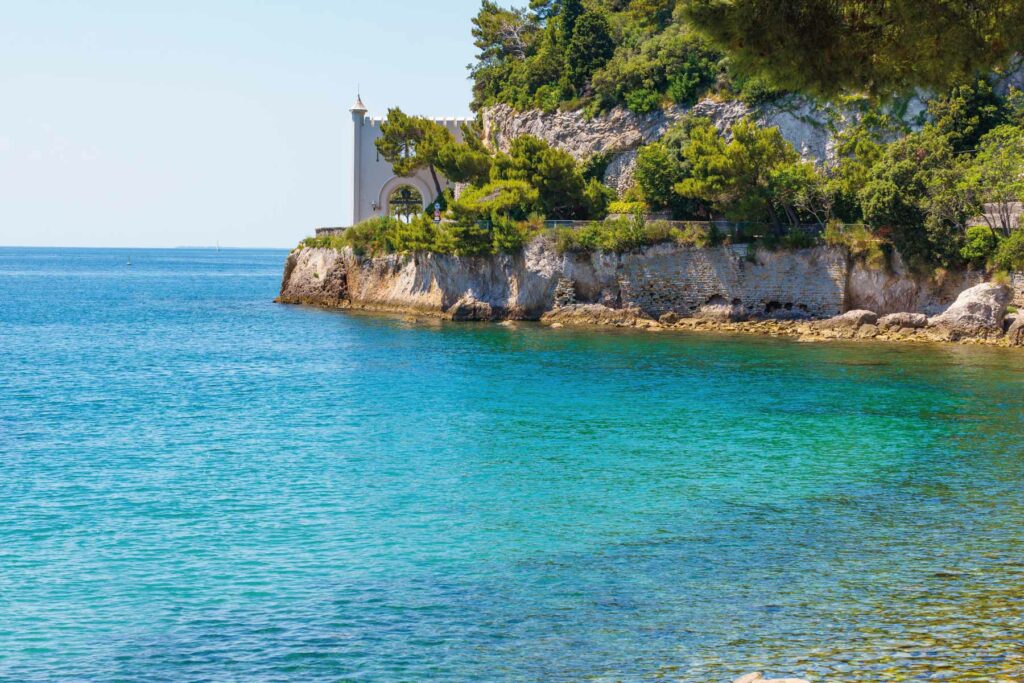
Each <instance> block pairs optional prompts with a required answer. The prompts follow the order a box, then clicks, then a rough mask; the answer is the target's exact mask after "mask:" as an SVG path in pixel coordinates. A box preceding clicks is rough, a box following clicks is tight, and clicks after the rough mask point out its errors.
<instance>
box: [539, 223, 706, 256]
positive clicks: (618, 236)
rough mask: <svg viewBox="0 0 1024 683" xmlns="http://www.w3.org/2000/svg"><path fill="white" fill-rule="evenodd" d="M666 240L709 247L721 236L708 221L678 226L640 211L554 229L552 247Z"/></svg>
mask: <svg viewBox="0 0 1024 683" xmlns="http://www.w3.org/2000/svg"><path fill="white" fill-rule="evenodd" d="M667 242H668V243H675V244H679V245H682V246H688V247H711V246H717V245H718V244H721V242H722V238H721V235H720V234H719V233H718V231H717V230H715V229H714V228H713V227H710V226H707V225H701V224H695V223H693V224H689V225H687V226H686V227H684V228H678V227H676V226H674V225H672V224H671V223H669V222H668V221H652V222H650V223H648V222H646V221H645V220H644V218H643V215H642V214H634V215H633V216H630V217H629V218H617V219H615V220H610V221H603V222H600V223H590V224H589V225H586V226H584V227H583V228H577V229H573V228H559V229H557V230H555V249H556V250H557V251H558V252H559V253H565V252H588V251H603V252H615V253H621V252H625V251H631V250H633V249H640V248H642V247H647V246H651V245H654V244H664V243H667Z"/></svg>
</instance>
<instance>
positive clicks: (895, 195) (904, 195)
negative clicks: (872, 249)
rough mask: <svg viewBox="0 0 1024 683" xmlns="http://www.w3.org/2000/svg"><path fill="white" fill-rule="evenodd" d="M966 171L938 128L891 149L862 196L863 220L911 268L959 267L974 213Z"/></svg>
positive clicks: (883, 156) (899, 143) (877, 164)
mask: <svg viewBox="0 0 1024 683" xmlns="http://www.w3.org/2000/svg"><path fill="white" fill-rule="evenodd" d="M963 170H964V166H963V165H962V164H958V163H957V160H956V155H955V153H954V152H953V148H952V146H951V145H950V144H949V140H948V139H947V138H946V136H944V135H942V134H941V133H939V132H938V130H937V129H936V128H935V127H934V126H926V127H925V128H924V129H923V130H921V131H919V132H917V133H913V134H911V135H908V136H906V137H905V138H902V139H900V140H897V141H896V142H894V143H892V144H891V145H889V146H888V147H887V148H886V149H885V152H884V153H883V155H882V157H881V158H880V159H879V161H878V162H877V163H876V164H875V165H874V166H873V167H872V169H871V173H870V178H869V179H868V182H867V183H866V184H865V186H864V189H863V190H861V192H860V202H861V209H862V211H863V213H864V220H865V221H866V222H868V223H869V224H870V225H871V226H872V227H874V228H875V230H876V231H882V232H883V233H889V234H891V236H892V240H893V243H894V244H895V245H896V248H897V249H898V250H899V251H900V253H901V254H902V255H903V257H904V258H906V259H907V260H908V262H909V263H910V264H911V265H912V266H916V267H919V268H923V267H927V266H930V265H941V266H945V267H949V266H952V265H956V264H957V262H958V260H959V252H960V247H961V243H962V240H963V234H962V232H963V228H964V226H965V225H966V221H967V218H968V215H967V214H969V213H970V205H969V203H968V202H967V201H965V199H966V197H965V188H964V183H963V178H962V175H961V174H962V172H963Z"/></svg>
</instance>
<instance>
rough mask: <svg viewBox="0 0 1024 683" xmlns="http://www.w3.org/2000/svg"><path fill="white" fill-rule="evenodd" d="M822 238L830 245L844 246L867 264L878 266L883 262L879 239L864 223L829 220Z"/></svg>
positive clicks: (883, 256) (883, 257)
mask: <svg viewBox="0 0 1024 683" xmlns="http://www.w3.org/2000/svg"><path fill="white" fill-rule="evenodd" d="M824 239H825V244H827V245H829V246H830V247H845V248H846V249H847V250H848V251H849V252H850V254H851V255H852V256H854V257H856V258H860V259H862V260H863V261H864V262H865V263H867V264H869V265H873V266H876V267H880V266H882V265H884V264H885V252H884V251H882V247H881V241H880V240H879V238H878V237H877V236H876V235H875V234H874V233H873V232H871V230H870V229H869V228H868V227H867V226H866V225H843V224H842V223H840V222H839V221H835V220H833V221H829V222H828V224H827V225H826V226H825V235H824Z"/></svg>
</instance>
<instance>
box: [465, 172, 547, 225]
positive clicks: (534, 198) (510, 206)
mask: <svg viewBox="0 0 1024 683" xmlns="http://www.w3.org/2000/svg"><path fill="white" fill-rule="evenodd" d="M538 208H539V205H538V192H537V190H536V189H535V188H534V187H532V186H531V185H530V184H529V183H528V182H526V181H523V180H498V181H495V182H492V183H488V184H487V185H484V186H483V187H474V188H471V189H469V190H467V191H466V192H464V193H463V194H462V196H461V197H459V199H458V200H457V201H455V202H453V203H452V214H453V215H454V217H455V220H456V221H457V222H459V223H461V224H468V223H472V222H475V221H480V220H490V219H491V217H492V216H495V215H501V216H507V217H511V218H513V219H516V220H525V219H526V217H527V216H529V215H530V214H531V213H534V212H535V211H537V210H538Z"/></svg>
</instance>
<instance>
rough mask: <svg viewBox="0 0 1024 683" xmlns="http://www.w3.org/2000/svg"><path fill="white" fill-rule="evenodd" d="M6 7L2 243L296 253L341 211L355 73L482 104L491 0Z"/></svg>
mask: <svg viewBox="0 0 1024 683" xmlns="http://www.w3.org/2000/svg"><path fill="white" fill-rule="evenodd" d="M0 6H2V10H0V88H2V97H0V245H55V246H181V245H212V244H214V243H216V242H218V241H219V242H220V244H221V245H224V246H292V245H294V244H295V242H296V241H297V240H299V239H300V238H301V237H303V236H304V235H306V234H309V233H310V232H311V230H312V228H313V227H314V226H316V225H334V224H337V223H338V222H339V221H340V220H341V217H342V215H343V213H344V210H345V199H344V193H343V187H342V173H343V167H342V160H343V155H344V149H345V148H344V145H346V144H347V143H348V137H349V133H348V131H349V128H348V126H350V125H351V124H350V118H349V113H348V108H349V106H350V105H351V104H352V102H353V100H354V99H355V91H356V84H357V83H359V84H360V85H361V87H362V93H363V100H364V101H365V102H366V104H367V106H368V107H369V108H370V110H371V113H373V114H381V115H382V114H383V113H384V111H385V110H386V108H387V107H388V106H395V105H398V106H401V107H402V108H403V109H405V110H406V111H410V112H415V113H421V114H426V115H433V116H450V115H461V116H465V115H467V114H468V113H469V107H468V104H469V99H470V83H469V81H468V80H467V71H466V68H465V67H466V65H467V64H469V63H470V62H471V61H472V57H473V45H472V38H471V36H470V18H471V17H472V16H473V14H475V12H476V10H477V8H478V7H479V0H444V2H429V3H428V2H423V1H422V0H375V1H374V0H368V1H366V2H348V1H345V2H338V1H335V2H328V1H326V0H322V1H321V0H309V1H304V2H254V1H252V0H250V1H243V0H222V1H218V0H207V1H206V2H197V1H192V0H179V1H176V2H149V1H144V2H139V1H138V0H135V1H125V0H109V1H105V2H100V1H98V0H97V1H94V2H75V1H70V0H65V1H64V2H58V1H54V0H31V1H30V2H14V1H13V0H0Z"/></svg>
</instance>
